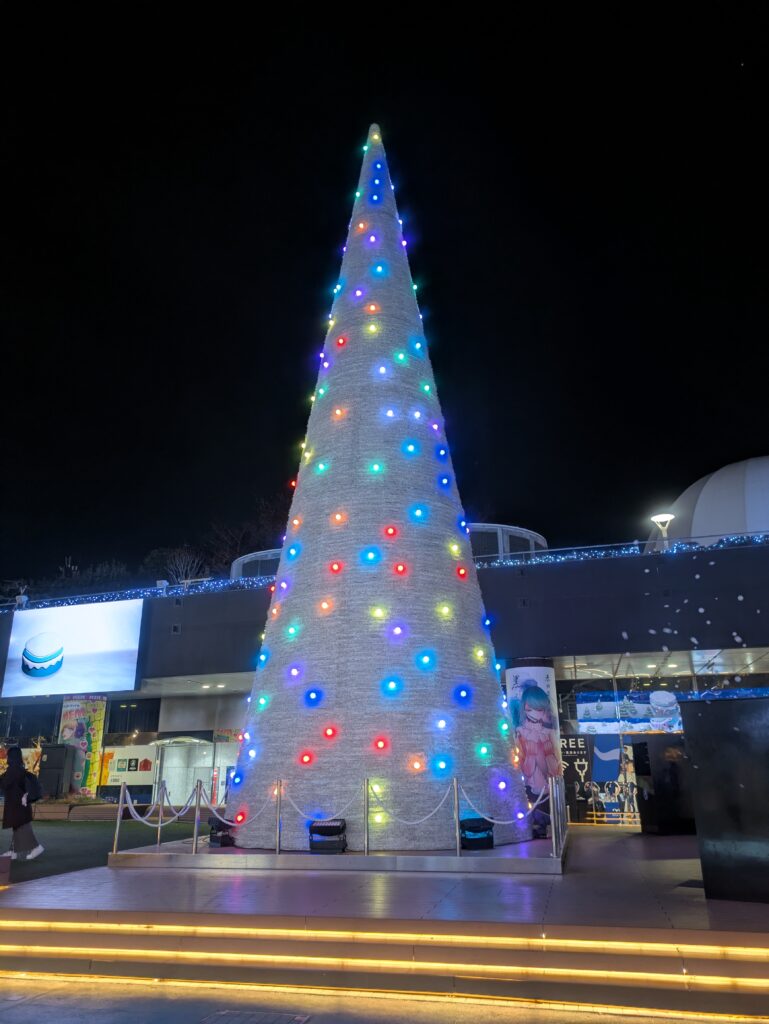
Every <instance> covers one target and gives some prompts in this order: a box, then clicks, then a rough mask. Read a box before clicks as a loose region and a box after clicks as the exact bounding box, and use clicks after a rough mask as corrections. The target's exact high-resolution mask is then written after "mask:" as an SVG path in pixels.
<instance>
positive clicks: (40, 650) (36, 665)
mask: <svg viewBox="0 0 769 1024" xmlns="http://www.w3.org/2000/svg"><path fill="white" fill-rule="evenodd" d="M63 661H64V644H63V643H62V642H61V637H59V636H57V635H56V633H38V634H37V636H32V637H30V638H29V640H27V642H26V643H25V644H24V650H23V651H22V655H21V670H22V672H24V673H25V674H26V675H28V676H39V677H40V678H42V677H43V676H52V675H53V674H54V672H58V671H59V669H60V668H61V665H62V662H63Z"/></svg>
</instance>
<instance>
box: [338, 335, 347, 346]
mask: <svg viewBox="0 0 769 1024" xmlns="http://www.w3.org/2000/svg"><path fill="white" fill-rule="evenodd" d="M336 344H337V347H338V348H344V347H345V345H346V344H347V338H345V336H344V335H343V334H340V335H339V337H338V338H337V339H336Z"/></svg>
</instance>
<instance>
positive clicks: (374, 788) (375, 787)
mask: <svg viewBox="0 0 769 1024" xmlns="http://www.w3.org/2000/svg"><path fill="white" fill-rule="evenodd" d="M371 790H372V792H373V793H381V792H382V787H381V786H380V785H379V783H378V782H375V783H374V784H373V785H372V787H371Z"/></svg>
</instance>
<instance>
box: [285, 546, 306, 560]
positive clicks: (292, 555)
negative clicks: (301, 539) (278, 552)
mask: <svg viewBox="0 0 769 1024" xmlns="http://www.w3.org/2000/svg"><path fill="white" fill-rule="evenodd" d="M301 553H302V545H301V544H299V543H294V544H292V545H291V547H290V548H288V550H287V551H286V558H287V559H288V560H289V562H293V561H294V560H295V559H297V558H298V557H299V556H300V555H301Z"/></svg>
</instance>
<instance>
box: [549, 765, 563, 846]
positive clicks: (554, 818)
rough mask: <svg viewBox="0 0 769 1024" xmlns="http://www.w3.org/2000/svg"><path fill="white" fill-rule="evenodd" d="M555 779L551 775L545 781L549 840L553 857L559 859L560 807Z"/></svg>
mask: <svg viewBox="0 0 769 1024" xmlns="http://www.w3.org/2000/svg"><path fill="white" fill-rule="evenodd" d="M556 781H557V780H556V779H554V778H553V777H552V775H551V776H550V777H549V778H548V780H547V785H548V798H549V801H550V839H551V841H552V844H553V856H554V857H560V836H559V831H560V810H561V809H560V807H559V806H558V803H557V797H556V792H557V790H556Z"/></svg>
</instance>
